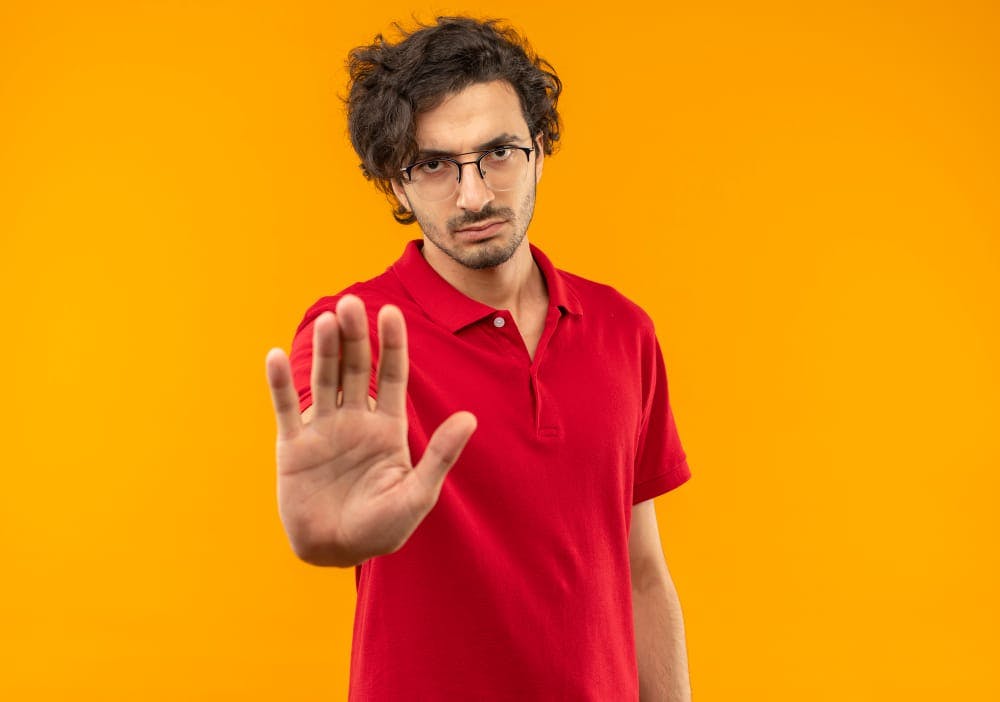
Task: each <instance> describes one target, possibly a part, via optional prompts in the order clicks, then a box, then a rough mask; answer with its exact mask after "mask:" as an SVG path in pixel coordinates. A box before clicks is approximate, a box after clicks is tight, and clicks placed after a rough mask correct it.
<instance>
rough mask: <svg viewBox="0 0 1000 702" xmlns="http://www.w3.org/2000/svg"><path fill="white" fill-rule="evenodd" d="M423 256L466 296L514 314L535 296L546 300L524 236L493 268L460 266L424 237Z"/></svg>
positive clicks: (540, 274)
mask: <svg viewBox="0 0 1000 702" xmlns="http://www.w3.org/2000/svg"><path fill="white" fill-rule="evenodd" d="M422 251H423V256H424V259H425V260H426V261H427V263H428V264H429V265H430V267H431V268H433V269H434V271H435V272H437V274H438V275H440V276H441V277H442V278H444V279H445V280H446V281H447V282H448V284H450V285H451V286H452V287H453V288H455V289H456V290H458V291H459V292H460V293H462V294H463V295H465V296H466V297H470V298H472V299H473V300H476V301H477V302H481V303H483V304H484V305H489V306H490V307H494V308H496V309H498V310H504V309H505V310H510V311H511V312H512V313H513V314H514V315H515V316H517V314H518V312H519V311H520V310H521V309H522V308H524V307H525V306H527V305H529V304H531V303H532V302H536V301H538V300H539V299H542V300H545V301H546V302H547V300H548V295H547V291H546V289H545V279H544V277H543V276H542V273H541V271H540V270H539V269H538V266H537V265H536V264H535V260H534V259H533V258H532V257H531V250H530V248H529V247H528V239H527V237H525V238H524V240H523V241H522V242H521V245H520V246H518V248H517V251H515V252H514V255H513V256H511V257H510V259H508V260H507V261H506V262H505V263H502V264H500V265H499V266H495V267H493V268H481V269H474V268H468V267H466V266H463V265H462V264H461V263H459V262H458V261H456V260H454V259H453V258H451V257H450V256H448V255H447V254H446V253H444V252H443V251H441V250H440V249H438V247H437V246H435V245H434V244H432V243H431V242H429V241H427V240H426V239H424V246H423V249H422Z"/></svg>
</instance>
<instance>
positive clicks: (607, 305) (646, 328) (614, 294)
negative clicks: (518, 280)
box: [556, 269, 655, 335]
mask: <svg viewBox="0 0 1000 702" xmlns="http://www.w3.org/2000/svg"><path fill="white" fill-rule="evenodd" d="M556 272H557V274H558V275H559V276H560V277H561V278H562V281H563V283H564V285H565V286H566V288H567V290H568V291H569V293H570V296H571V297H572V296H575V297H576V299H577V300H578V301H579V304H580V308H581V311H582V312H583V316H584V318H586V319H591V320H600V321H602V322H605V323H608V324H610V325H613V326H615V327H619V328H621V329H631V330H635V331H639V332H641V333H642V334H650V335H652V334H654V333H655V332H654V329H653V320H652V318H650V316H649V314H647V313H646V311H645V310H644V309H643V308H642V307H640V306H639V305H638V304H636V303H635V302H633V301H632V300H630V299H629V298H628V297H626V296H625V295H623V294H622V293H621V292H619V291H618V290H617V289H615V288H614V287H612V286H611V285H608V284H606V283H599V282H597V281H594V280H590V279H588V278H584V277H583V276H580V275H577V274H575V273H570V272H568V271H564V270H562V269H556Z"/></svg>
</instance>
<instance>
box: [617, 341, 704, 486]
mask: <svg viewBox="0 0 1000 702" xmlns="http://www.w3.org/2000/svg"><path fill="white" fill-rule="evenodd" d="M651 345H652V347H653V352H652V354H645V355H646V357H647V359H649V360H648V361H647V360H646V359H644V361H645V362H644V363H643V366H644V368H643V373H644V375H645V378H644V382H643V386H644V388H643V389H644V391H645V402H644V410H645V411H644V412H643V418H642V424H641V426H640V430H639V445H638V450H637V451H636V466H635V481H634V483H633V490H632V504H639V503H640V502H645V501H646V500H649V499H652V498H654V497H656V496H658V495H662V494H663V493H665V492H668V491H670V490H673V489H674V488H676V487H678V486H680V485H682V484H684V483H685V482H687V480H688V478H690V477H691V470H690V468H689V467H688V463H687V455H686V454H685V453H684V449H683V447H682V446H681V440H680V436H679V435H678V434H677V425H676V424H675V422H674V413H673V411H672V410H671V408H670V393H669V391H668V387H667V371H666V367H665V365H664V362H663V352H662V351H661V350H660V344H659V342H658V341H657V340H656V337H655V335H653V337H652V342H651ZM647 348H648V345H647Z"/></svg>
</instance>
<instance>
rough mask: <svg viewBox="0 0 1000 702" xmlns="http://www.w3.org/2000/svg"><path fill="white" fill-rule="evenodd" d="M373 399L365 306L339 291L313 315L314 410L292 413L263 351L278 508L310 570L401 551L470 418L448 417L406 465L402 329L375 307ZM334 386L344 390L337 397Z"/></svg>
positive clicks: (274, 361) (393, 316)
mask: <svg viewBox="0 0 1000 702" xmlns="http://www.w3.org/2000/svg"><path fill="white" fill-rule="evenodd" d="M378 331H379V359H380V361H379V367H378V401H377V403H372V402H371V401H370V398H369V396H368V380H369V375H370V373H371V362H372V361H371V346H370V343H369V339H368V321H367V315H366V313H365V307H364V303H363V302H362V301H361V300H360V299H359V298H357V297H355V296H353V295H345V296H344V297H343V298H341V299H340V300H339V301H338V303H337V307H336V313H333V312H324V313H322V314H321V315H320V316H319V317H317V318H316V322H315V325H314V332H313V334H314V336H313V364H312V378H311V383H312V396H313V406H312V408H310V410H307V411H306V413H305V414H303V415H300V414H299V402H298V397H297V395H296V392H295V389H294V387H293V385H292V374H291V368H290V366H289V362H288V357H287V356H286V355H285V353H284V352H283V351H281V350H280V349H272V350H271V351H270V352H269V353H268V355H267V379H268V384H269V385H270V388H271V399H272V400H273V401H274V412H275V415H276V417H277V422H278V447H277V452H278V511H279V513H280V515H281V521H282V523H283V524H284V526H285V531H286V532H287V533H288V537H289V540H290V541H291V543H292V548H293V549H294V550H295V552H296V554H298V556H299V557H300V558H302V559H303V560H305V561H307V562H309V563H314V564H316V565H336V566H352V565H356V564H358V563H360V562H362V561H364V560H367V559H368V558H371V557H372V556H378V555H382V554H386V553H392V552H393V551H396V550H397V549H399V548H400V547H401V546H402V545H403V544H404V543H406V540H407V539H408V538H409V536H410V534H412V533H413V531H414V530H415V529H416V528H417V525H419V524H420V522H421V521H422V520H423V518H424V517H425V516H427V514H428V513H429V512H430V511H431V508H432V507H434V505H435V504H436V503H437V499H438V495H439V494H440V492H441V486H442V484H443V483H444V479H445V476H446V475H447V473H448V470H449V469H450V468H451V467H452V466H453V465H454V463H455V461H456V460H457V459H458V456H459V454H460V453H461V452H462V449H463V448H464V447H465V444H466V442H467V441H468V440H469V437H470V436H472V432H473V431H475V429H476V418H475V417H474V416H473V415H472V414H470V413H469V412H456V413H455V414H453V415H451V416H450V417H448V419H446V420H445V421H444V422H442V423H441V426H439V427H438V429H437V431H435V432H434V435H433V436H431V439H430V442H429V443H428V444H427V449H426V451H425V452H424V455H423V458H421V460H420V463H419V464H417V466H416V468H414V467H413V466H412V464H411V462H410V451H409V447H408V444H407V438H406V426H407V425H406V378H407V368H408V365H409V360H408V356H407V350H406V325H405V323H404V322H403V314H402V312H400V311H399V309H398V308H396V307H394V306H392V305H386V306H384V307H382V309H381V310H379V314H378ZM341 388H342V392H338V391H339V390H340V389H341Z"/></svg>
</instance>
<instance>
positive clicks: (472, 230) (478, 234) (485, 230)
mask: <svg viewBox="0 0 1000 702" xmlns="http://www.w3.org/2000/svg"><path fill="white" fill-rule="evenodd" d="M506 223H507V222H506V220H502V219H501V220H494V221H492V222H481V223H477V224H474V225H472V226H469V227H462V228H461V229H457V230H455V236H458V237H461V238H463V239H465V240H467V241H482V240H483V239H488V238H490V237H491V236H494V235H495V234H496V233H497V232H499V231H500V228H501V227H502V226H503V225H504V224H506Z"/></svg>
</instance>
